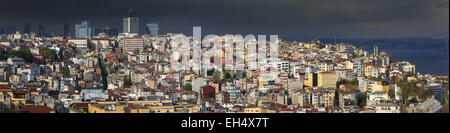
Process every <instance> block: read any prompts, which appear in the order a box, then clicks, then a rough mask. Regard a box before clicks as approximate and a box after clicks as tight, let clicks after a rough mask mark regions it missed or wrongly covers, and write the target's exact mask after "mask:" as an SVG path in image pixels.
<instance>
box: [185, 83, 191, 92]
mask: <svg viewBox="0 0 450 133" xmlns="http://www.w3.org/2000/svg"><path fill="white" fill-rule="evenodd" d="M184 90H192V85H191V83H186V84H184Z"/></svg>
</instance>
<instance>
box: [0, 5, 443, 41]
mask: <svg viewBox="0 0 450 133" xmlns="http://www.w3.org/2000/svg"><path fill="white" fill-rule="evenodd" d="M130 8H131V9H133V10H134V11H136V12H137V15H138V16H139V17H140V20H141V22H140V23H141V31H144V29H143V28H144V24H145V23H146V22H158V23H159V24H160V31H161V32H162V33H168V32H180V33H186V34H191V32H192V26H202V30H203V32H204V33H205V34H210V33H212V34H226V33H231V34H278V35H280V36H284V37H290V38H295V37H303V36H315V37H337V38H395V37H431V36H434V35H436V34H438V35H439V34H448V29H449V2H448V0H14V1H4V2H2V5H1V6H0V26H6V25H16V26H18V27H20V26H22V25H24V24H25V23H26V22H30V23H32V24H33V25H35V24H43V25H45V26H46V27H47V30H48V31H50V32H56V33H60V32H62V30H63V24H66V23H68V24H71V25H72V26H73V25H74V24H75V23H79V22H81V21H82V20H90V21H91V22H92V23H93V24H94V25H95V26H98V27H101V26H105V25H108V26H111V27H114V28H117V29H119V30H121V18H122V17H125V16H126V15H127V11H128V10H129V9H130ZM35 27H36V26H35Z"/></svg>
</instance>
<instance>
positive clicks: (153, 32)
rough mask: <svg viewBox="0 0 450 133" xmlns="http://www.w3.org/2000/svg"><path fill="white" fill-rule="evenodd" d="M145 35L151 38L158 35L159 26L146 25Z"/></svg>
mask: <svg viewBox="0 0 450 133" xmlns="http://www.w3.org/2000/svg"><path fill="white" fill-rule="evenodd" d="M146 26H147V27H146V29H147V34H150V35H152V36H156V35H158V30H159V26H158V23H147V25H146Z"/></svg>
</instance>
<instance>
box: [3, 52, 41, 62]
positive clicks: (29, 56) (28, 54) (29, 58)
mask: <svg viewBox="0 0 450 133" xmlns="http://www.w3.org/2000/svg"><path fill="white" fill-rule="evenodd" d="M6 57H7V58H13V57H20V58H23V60H24V61H25V62H28V63H30V62H32V61H33V57H34V56H33V54H32V53H31V51H30V49H20V50H10V51H7V52H6ZM3 58H5V57H3Z"/></svg>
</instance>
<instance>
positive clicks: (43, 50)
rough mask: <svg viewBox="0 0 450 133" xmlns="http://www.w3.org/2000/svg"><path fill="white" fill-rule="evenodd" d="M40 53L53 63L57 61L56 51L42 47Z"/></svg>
mask: <svg viewBox="0 0 450 133" xmlns="http://www.w3.org/2000/svg"><path fill="white" fill-rule="evenodd" d="M39 53H40V54H41V55H43V56H44V57H45V58H47V59H50V61H51V62H53V61H57V59H58V55H56V50H53V49H50V48H48V47H40V48H39Z"/></svg>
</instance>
